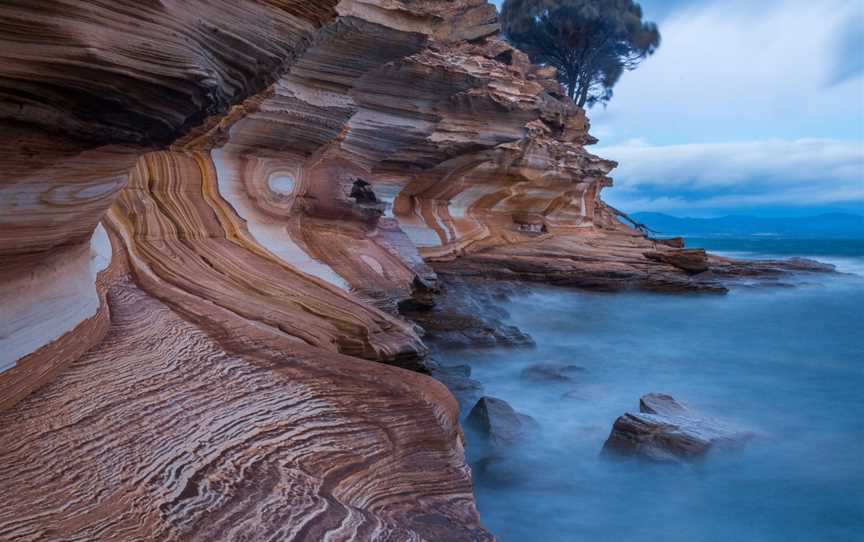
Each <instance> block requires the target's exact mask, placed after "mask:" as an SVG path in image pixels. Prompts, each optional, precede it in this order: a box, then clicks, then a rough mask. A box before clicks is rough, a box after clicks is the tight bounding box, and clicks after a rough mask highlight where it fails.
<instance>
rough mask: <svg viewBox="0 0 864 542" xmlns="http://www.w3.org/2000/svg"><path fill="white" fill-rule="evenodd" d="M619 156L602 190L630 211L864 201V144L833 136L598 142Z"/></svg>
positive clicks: (607, 152)
mask: <svg viewBox="0 0 864 542" xmlns="http://www.w3.org/2000/svg"><path fill="white" fill-rule="evenodd" d="M595 152H596V153H597V154H599V155H600V156H604V157H608V158H611V159H613V160H617V161H618V162H619V164H620V165H619V167H618V169H617V170H616V171H615V172H613V177H614V178H615V186H614V187H613V188H611V189H609V190H607V191H606V192H604V197H605V198H606V199H608V200H610V202H612V204H613V205H616V206H620V207H623V208H625V209H627V210H630V211H646V210H657V211H661V210H662V211H673V210H679V209H684V210H686V209H718V210H720V209H725V210H729V209H734V208H738V207H818V206H825V205H829V204H840V205H861V209H862V210H864V144H862V143H861V142H855V141H842V140H829V139H800V140H793V141H787V140H765V141H748V142H735V143H694V144H684V145H661V146H655V145H649V144H646V143H644V142H642V141H633V142H629V143H626V144H622V145H615V146H607V147H600V148H598V149H596V151H595Z"/></svg>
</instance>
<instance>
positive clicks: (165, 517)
mask: <svg viewBox="0 0 864 542" xmlns="http://www.w3.org/2000/svg"><path fill="white" fill-rule="evenodd" d="M497 29H498V24H497V22H496V20H495V8H494V7H493V6H492V5H490V4H488V3H486V2H485V1H484V0H341V1H337V0H315V1H309V0H232V1H227V0H208V1H204V0H192V1H184V2H177V1H160V2H141V1H134V2H133V1H131V0H118V1H113V2H96V1H72V0H47V1H43V2H29V1H24V0H9V1H6V2H3V3H2V4H0V133H3V134H4V135H5V136H6V138H5V140H4V142H3V143H4V144H3V145H0V166H2V168H0V309H2V313H0V425H2V427H0V428H2V431H0V435H2V436H0V482H2V489H3V492H4V494H7V495H9V494H12V495H16V496H17V497H16V499H14V502H12V503H11V505H9V506H5V507H4V508H3V509H2V510H0V537H2V538H20V539H34V540H35V539H99V538H113V539H124V538H155V539H161V540H180V539H183V540H185V539H202V540H213V539H221V538H236V539H244V538H245V539H262V538H285V539H296V540H321V539H332V540H349V539H394V540H403V539H405V540H417V539H430V540H475V539H480V540H482V539H486V538H488V536H489V535H488V534H487V533H485V531H483V530H482V528H481V527H480V524H479V519H478V518H477V513H476V510H475V508H474V505H473V500H472V496H471V491H470V477H469V473H468V470H467V468H466V467H465V463H464V457H463V453H462V444H461V437H460V435H459V428H458V425H457V423H456V403H455V402H454V400H453V399H452V397H451V396H450V395H449V393H447V391H446V390H445V389H444V388H443V387H442V386H441V385H440V384H437V383H436V382H434V381H433V380H431V379H429V378H426V377H423V376H420V375H418V374H415V373H411V372H407V371H404V370H402V369H399V368H396V367H392V366H388V365H385V364H390V365H394V364H395V365H401V366H407V367H411V368H414V369H423V368H424V367H425V365H424V364H425V362H424V357H425V355H426V352H427V349H426V346H425V345H424V344H423V342H422V341H421V338H420V336H419V334H420V331H419V330H418V329H417V328H416V327H415V326H414V325H413V324H410V323H408V322H406V321H405V320H403V319H402V318H401V317H400V316H399V311H400V310H402V311H407V310H408V309H409V308H410V309H413V310H427V312H428V309H430V307H431V306H432V304H433V303H434V294H435V292H436V291H438V290H439V276H440V275H450V276H452V275H471V276H477V277H485V278H508V279H519V280H542V281H546V282H554V283H560V284H569V285H580V286H591V287H601V288H621V287H632V286H638V287H645V288H651V289H670V290H680V289H693V288H697V289H699V288H703V289H704V288H709V289H710V288H714V289H717V288H719V286H717V284H716V282H717V281H716V279H711V280H708V279H705V278H704V277H702V278H700V275H702V274H699V275H694V274H693V272H694V271H695V270H696V268H695V267H694V262H695V264H698V265H701V264H702V263H704V261H703V260H702V258H701V256H700V257H699V258H695V259H694V258H693V253H682V252H681V249H682V247H680V246H679V247H676V246H672V245H670V244H664V243H658V242H655V241H651V240H649V239H646V238H645V237H644V236H643V235H641V234H639V233H638V232H636V231H634V230H632V229H630V228H628V227H626V226H624V225H623V224H621V223H620V222H619V221H618V219H617V217H616V215H615V213H614V212H613V210H611V209H610V208H608V207H607V206H605V205H604V204H603V202H602V200H601V199H600V192H601V190H602V189H603V188H604V187H607V186H609V185H610V184H611V179H610V178H609V176H608V175H609V173H610V171H611V170H612V169H613V168H614V166H615V164H614V162H610V161H607V160H603V159H601V158H599V157H596V156H594V155H592V154H590V153H588V152H587V151H586V150H585V145H588V144H591V143H593V142H594V139H593V138H592V137H591V136H590V135H589V134H588V121H587V119H586V117H585V113H584V111H582V110H581V109H579V108H577V107H576V106H575V105H574V104H573V103H572V102H571V101H569V100H568V99H566V97H564V94H563V93H562V90H561V88H560V85H559V84H558V83H557V82H556V80H555V74H554V72H552V71H550V70H549V69H546V68H540V67H537V66H532V65H531V64H530V63H529V62H528V59H527V56H526V55H524V54H523V53H521V52H519V51H517V50H515V49H513V48H512V47H510V46H509V45H507V44H506V43H505V42H504V41H502V40H501V39H499V38H498V37H496V36H495V33H496V32H497ZM704 258H705V259H706V260H707V261H708V264H709V268H710V269H709V272H710V271H711V270H714V269H716V274H717V276H738V275H742V274H745V273H746V272H747V271H746V266H742V265H740V264H738V263H736V262H732V261H729V260H720V259H717V258H713V257H709V256H707V255H706V256H705V257H704ZM696 260H698V261H696ZM685 264H686V265H685ZM771 269H774V267H770V269H769V268H768V267H766V268H765V269H764V272H765V273H769V272H771ZM451 282H452V281H451ZM428 314H430V315H432V317H434V315H435V314H437V313H435V312H434V311H432V312H428ZM472 325H474V326H475V327H476V328H478V329H480V328H484V329H481V332H482V333H481V335H482V336H483V337H487V336H494V337H495V340H500V339H503V340H511V339H514V340H522V339H526V338H524V337H521V336H519V335H518V334H517V333H516V332H515V331H512V332H509V333H504V334H503V335H501V334H500V333H499V334H498V335H496V326H495V325H493V326H492V327H491V328H490V327H489V326H487V325H486V322H485V321H482V320H480V321H476V322H474V324H472ZM496 325H497V324H496ZM486 328H488V329H486ZM502 329H503V328H502ZM443 330H444V331H448V330H449V328H447V327H446V326H445V328H443ZM498 331H500V330H498ZM463 335H465V336H467V335H470V333H468V334H464V333H463ZM372 362H384V363H378V364H376V363H372Z"/></svg>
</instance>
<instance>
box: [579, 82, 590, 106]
mask: <svg viewBox="0 0 864 542" xmlns="http://www.w3.org/2000/svg"><path fill="white" fill-rule="evenodd" d="M590 86H591V83H590V82H589V81H584V82H582V84H581V85H580V87H581V88H580V89H579V100H577V101H576V105H578V106H579V107H582V108H584V107H585V102H587V101H588V88H589V87H590Z"/></svg>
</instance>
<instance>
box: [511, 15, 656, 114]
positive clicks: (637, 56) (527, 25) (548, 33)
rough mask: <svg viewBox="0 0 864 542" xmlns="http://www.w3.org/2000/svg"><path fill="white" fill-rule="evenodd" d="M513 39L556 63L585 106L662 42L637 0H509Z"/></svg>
mask: <svg viewBox="0 0 864 542" xmlns="http://www.w3.org/2000/svg"><path fill="white" fill-rule="evenodd" d="M501 21H502V23H503V27H504V32H505V34H506V35H507V37H508V39H509V40H510V42H511V43H512V44H513V45H514V46H516V47H518V48H520V49H522V50H523V51H525V52H526V53H528V55H529V56H530V57H531V60H532V61H533V62H535V63H537V64H543V65H548V66H554V67H555V68H557V69H558V79H559V80H560V81H561V83H562V84H563V85H564V86H565V87H566V88H567V93H568V95H569V96H570V98H572V99H573V100H574V101H575V102H576V103H577V104H578V105H579V106H581V107H584V106H585V105H588V106H592V105H594V104H598V103H602V104H605V103H606V102H608V101H609V99H610V98H612V87H614V86H615V83H617V82H618V79H619V78H620V77H621V74H622V73H624V71H625V70H632V69H634V68H636V66H638V65H639V63H640V62H642V61H643V60H644V59H645V58H647V57H648V56H650V55H652V54H653V53H654V51H656V50H657V47H659V46H660V32H659V31H658V30H657V25H656V24H654V23H650V22H643V21H642V7H641V6H640V5H639V4H638V3H636V2H634V1H633V0H506V1H505V2H504V6H503V8H502V11H501Z"/></svg>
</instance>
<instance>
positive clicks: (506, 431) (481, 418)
mask: <svg viewBox="0 0 864 542" xmlns="http://www.w3.org/2000/svg"><path fill="white" fill-rule="evenodd" d="M465 423H466V425H467V426H468V427H470V428H472V429H474V430H475V431H477V432H479V433H480V434H481V435H483V436H484V437H485V438H486V439H488V441H489V443H490V444H491V445H492V446H493V447H506V446H512V445H513V444H517V443H519V442H520V441H522V440H524V439H525V438H526V437H527V436H528V434H529V433H530V432H531V431H533V430H536V429H537V428H538V426H537V422H536V421H534V419H533V418H531V417H530V416H527V415H525V414H520V413H518V412H516V411H515V410H513V407H511V406H510V405H509V404H508V403H507V402H506V401H504V400H502V399H497V398H495V397H482V398H481V399H480V400H479V401H477V404H476V405H474V408H472V409H471V412H470V413H469V414H468V417H467V418H466V419H465Z"/></svg>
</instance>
